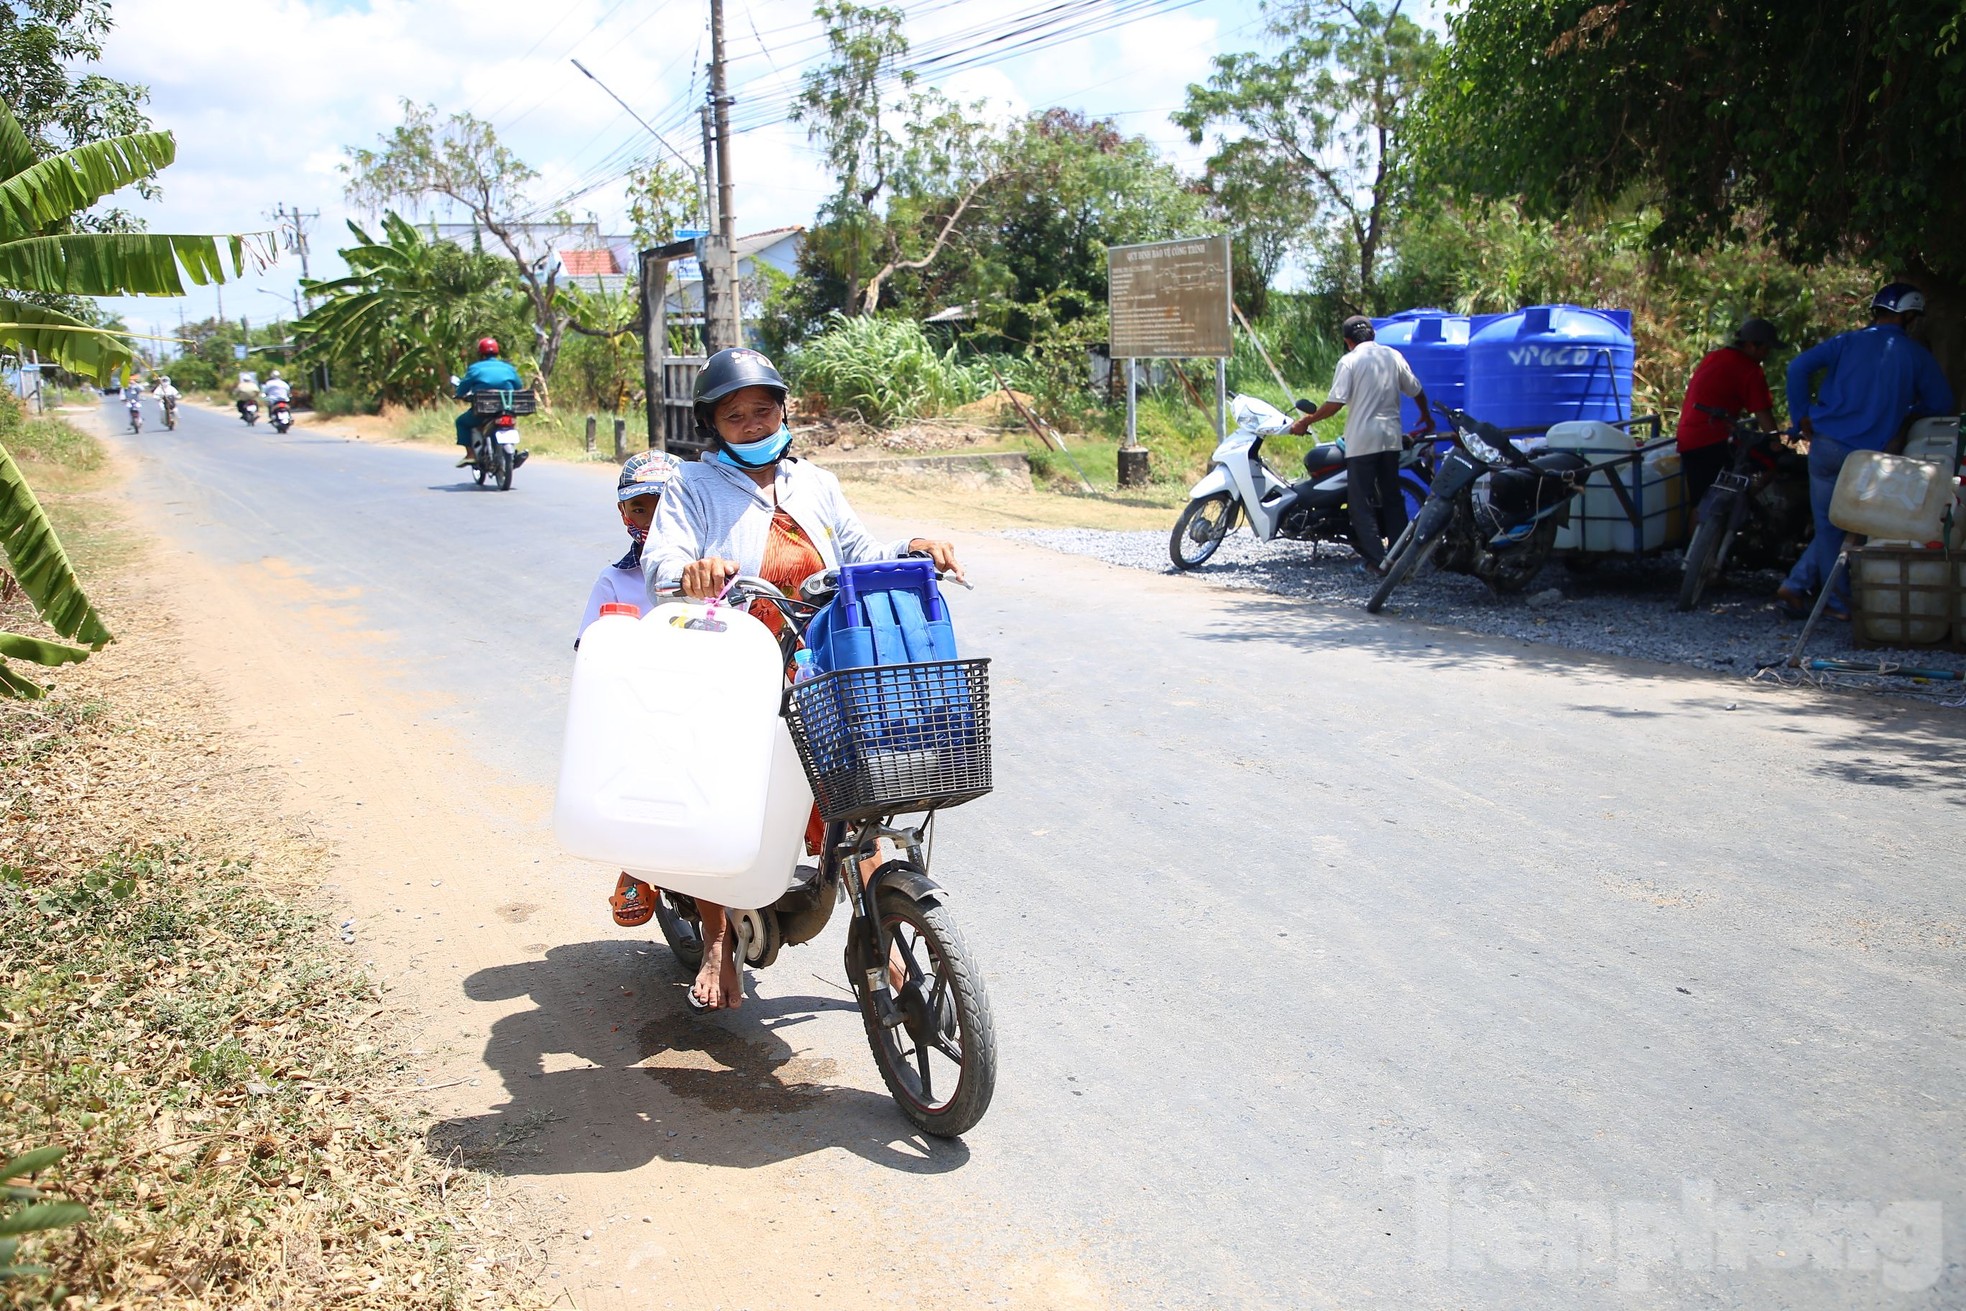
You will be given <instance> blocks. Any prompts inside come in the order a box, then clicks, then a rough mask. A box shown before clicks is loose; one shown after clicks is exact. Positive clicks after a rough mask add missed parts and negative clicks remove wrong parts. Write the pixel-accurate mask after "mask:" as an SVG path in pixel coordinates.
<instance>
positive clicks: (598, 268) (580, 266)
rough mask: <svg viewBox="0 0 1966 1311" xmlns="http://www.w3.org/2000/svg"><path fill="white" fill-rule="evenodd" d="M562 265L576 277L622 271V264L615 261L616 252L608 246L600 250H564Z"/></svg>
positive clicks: (561, 255)
mask: <svg viewBox="0 0 1966 1311" xmlns="http://www.w3.org/2000/svg"><path fill="white" fill-rule="evenodd" d="M560 266H561V267H562V268H564V269H565V270H566V271H567V273H568V274H569V275H570V276H572V277H576V278H585V277H592V276H594V275H596V274H602V273H619V272H621V268H620V266H619V265H617V264H616V263H615V260H614V252H613V251H612V250H609V249H607V248H606V247H603V248H602V249H600V250H562V251H561V252H560Z"/></svg>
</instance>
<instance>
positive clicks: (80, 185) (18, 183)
mask: <svg viewBox="0 0 1966 1311" xmlns="http://www.w3.org/2000/svg"><path fill="white" fill-rule="evenodd" d="M0 119H4V120H5V125H4V126H0V138H4V137H5V136H6V135H7V131H6V128H7V127H8V126H11V127H12V129H13V134H14V135H16V136H18V135H19V133H20V125H19V124H18V123H15V122H14V121H13V116H12V114H11V113H10V112H9V111H7V109H6V107H5V106H4V105H0ZM22 139H25V138H22ZM8 144H9V143H7V142H6V141H5V140H3V139H0V156H5V155H9V154H12V153H13V152H12V151H11V150H10V149H8ZM30 149H31V147H30ZM176 158H177V144H176V143H175V142H174V141H173V140H172V139H171V134H170V133H168V132H138V133H135V134H133V135H130V136H123V137H110V138H109V139H107V140H105V141H93V142H90V143H89V144H88V145H85V146H77V147H75V148H74V149H73V150H64V151H63V152H62V153H61V154H59V155H50V156H48V157H47V158H46V159H43V160H39V161H36V162H33V163H30V164H28V165H26V166H25V167H21V166H19V165H18V163H16V165H15V167H13V168H10V169H8V171H7V177H6V180H5V181H0V235H4V236H9V237H26V236H33V235H35V234H37V233H40V232H44V231H46V230H47V229H48V228H49V227H51V226H52V225H54V224H57V223H60V222H62V221H63V220H64V219H67V218H68V217H69V216H70V215H73V214H77V213H80V212H81V211H82V210H85V209H87V208H88V207H89V206H91V205H93V204H95V203H96V202H97V201H98V200H101V199H102V198H103V197H104V196H106V195H108V194H110V193H111V192H112V191H119V190H121V189H122V188H124V187H127V186H129V185H130V184H131V183H132V182H137V181H140V180H142V179H144V178H147V177H151V176H152V175H154V174H156V173H157V172H158V170H160V169H162V168H165V167H166V166H168V165H169V164H170V163H171V161H172V160H174V159H176ZM16 159H18V156H16Z"/></svg>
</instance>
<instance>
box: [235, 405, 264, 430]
mask: <svg viewBox="0 0 1966 1311" xmlns="http://www.w3.org/2000/svg"><path fill="white" fill-rule="evenodd" d="M239 418H240V419H241V420H242V421H243V422H244V423H245V425H246V426H247V427H248V428H250V427H252V426H253V425H254V424H256V423H258V422H259V402H258V401H251V400H247V401H240V402H239Z"/></svg>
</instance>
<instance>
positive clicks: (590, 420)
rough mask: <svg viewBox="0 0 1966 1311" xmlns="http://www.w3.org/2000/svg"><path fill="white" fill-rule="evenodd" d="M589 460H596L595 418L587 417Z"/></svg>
mask: <svg viewBox="0 0 1966 1311" xmlns="http://www.w3.org/2000/svg"><path fill="white" fill-rule="evenodd" d="M587 458H588V459H590V460H591V459H593V458H594V416H593V415H591V414H590V415H588V416H587Z"/></svg>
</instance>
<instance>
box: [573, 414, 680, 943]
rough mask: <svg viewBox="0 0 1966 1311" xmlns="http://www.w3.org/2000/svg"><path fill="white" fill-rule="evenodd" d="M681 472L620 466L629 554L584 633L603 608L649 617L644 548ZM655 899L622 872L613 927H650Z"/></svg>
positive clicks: (606, 579) (641, 463)
mask: <svg viewBox="0 0 1966 1311" xmlns="http://www.w3.org/2000/svg"><path fill="white" fill-rule="evenodd" d="M682 467H683V466H682V464H681V463H680V462H678V461H677V459H676V458H675V457H674V456H672V455H665V454H664V453H663V452H661V451H639V452H637V453H636V454H634V455H631V456H629V457H628V462H627V463H626V464H624V465H622V466H621V477H620V479H619V480H618V481H617V482H616V483H615V505H616V508H617V509H618V510H619V511H620V512H621V522H622V524H623V526H625V527H626V528H627V529H628V537H629V540H630V545H629V547H628V554H626V555H624V556H622V557H621V558H620V559H619V560H616V561H615V562H614V563H613V564H611V565H609V566H608V567H607V568H605V569H603V570H601V576H600V577H599V578H596V579H595V580H594V590H593V591H591V592H589V593H588V594H587V611H586V613H585V614H583V615H581V617H580V631H581V632H583V633H584V632H586V631H587V625H589V624H591V623H593V622H594V621H595V620H596V619H598V618H600V616H601V607H602V606H604V605H613V604H625V605H632V606H634V607H635V608H636V609H637V610H639V611H642V612H643V613H647V611H648V609H649V594H648V582H647V580H646V579H645V578H644V577H643V576H642V544H643V543H644V542H646V541H648V535H649V521H650V520H651V519H653V518H654V517H655V507H656V506H657V505H658V504H660V503H661V500H662V489H663V488H664V487H666V486H668V484H669V480H670V479H671V478H674V477H675V476H676V475H677V474H678V473H680V472H681V471H682ZM573 645H574V649H575V650H578V649H579V648H580V639H579V638H578V637H575V638H574V640H573ZM655 898H656V891H655V889H654V888H652V887H650V886H649V885H648V884H646V883H644V882H642V881H641V880H640V879H638V878H636V877H635V876H634V875H632V874H630V873H629V872H628V871H627V870H623V871H622V872H621V877H620V878H619V879H617V880H616V881H615V885H614V895H613V896H612V897H609V898H608V904H609V905H610V906H612V907H613V908H614V922H615V923H616V924H619V925H621V926H623V927H624V928H631V929H632V928H635V927H637V926H639V925H642V924H646V923H648V922H649V919H650V917H651V916H653V915H654V914H655Z"/></svg>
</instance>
